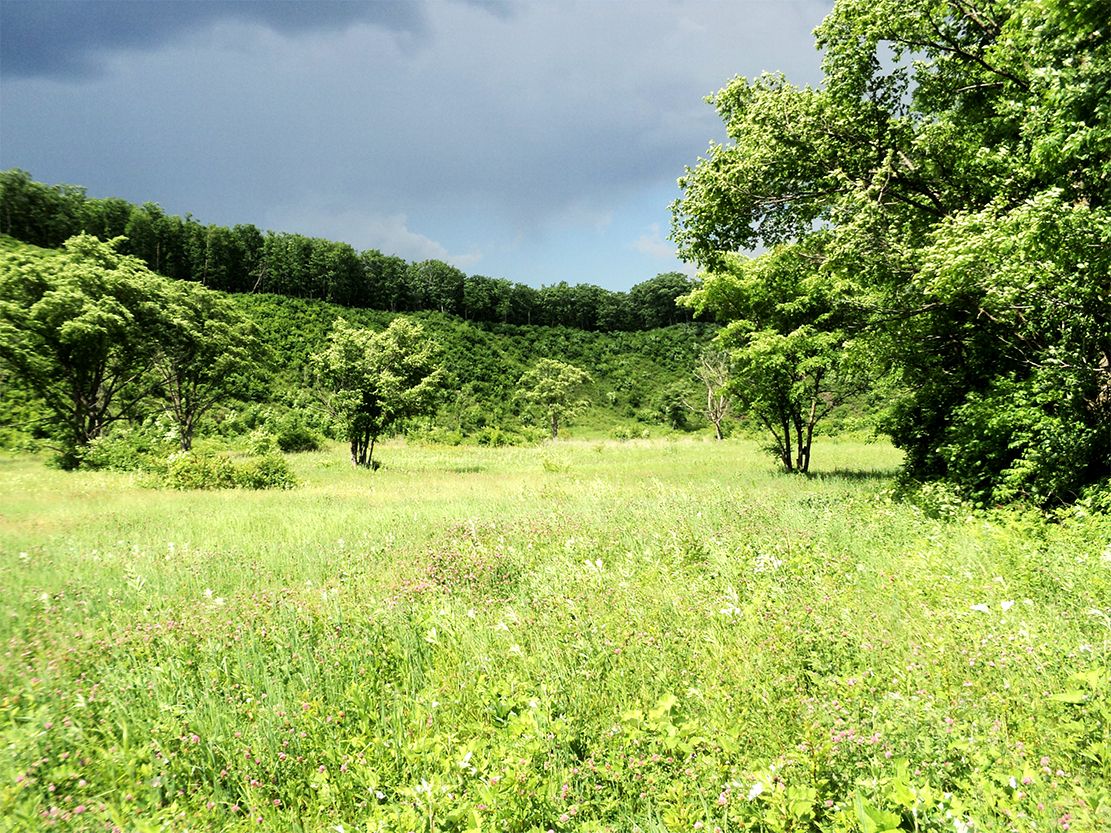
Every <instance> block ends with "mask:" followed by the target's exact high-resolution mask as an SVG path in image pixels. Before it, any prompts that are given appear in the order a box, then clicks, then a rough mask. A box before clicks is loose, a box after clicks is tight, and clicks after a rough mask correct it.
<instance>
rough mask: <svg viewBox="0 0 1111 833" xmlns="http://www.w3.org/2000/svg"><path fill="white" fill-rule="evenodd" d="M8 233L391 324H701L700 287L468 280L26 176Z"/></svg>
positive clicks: (9, 208) (8, 217) (8, 201)
mask: <svg viewBox="0 0 1111 833" xmlns="http://www.w3.org/2000/svg"><path fill="white" fill-rule="evenodd" d="M0 233H3V234H7V235H10V236H11V237H14V238H16V239H17V240H22V241H24V242H26V243H32V244H34V245H36V246H42V247H44V248H57V247H59V246H61V245H62V243H64V242H65V241H66V240H67V239H69V238H70V237H72V236H74V235H76V234H82V233H85V234H92V235H95V236H96V237H97V238H99V239H100V240H111V239H113V238H116V237H126V238H127V241H126V242H125V243H124V244H123V245H122V246H121V247H120V252H121V253H123V254H129V255H134V256H135V257H138V258H140V259H141V260H143V261H144V262H145V263H146V264H147V266H148V267H149V268H150V269H152V270H153V271H155V272H157V273H159V274H161V275H165V276H167V277H170V278H177V279H180V280H192V281H196V282H198V283H200V284H202V285H203V286H206V287H208V288H210V289H217V290H221V291H224V292H268V293H274V294H277V295H285V296H288V297H292V298H305V299H311V300H319V301H327V302H329V303H333V304H339V305H341V306H345V307H355V308H363V309H376V310H382V311H386V312H415V311H420V310H430V311H437V312H443V313H450V314H452V315H458V316H460V317H461V318H464V319H467V320H469V321H479V322H488V323H500V324H517V325H542V326H563V327H574V328H577V329H581V330H590V331H632V330H650V329H655V328H657V327H666V326H670V325H672V324H679V323H685V322H688V321H690V319H691V313H690V311H689V310H686V309H683V308H680V307H678V306H677V305H676V303H675V299H676V298H677V297H679V296H681V295H685V294H687V293H688V292H690V291H691V281H690V279H689V278H688V277H687V276H686V275H683V274H681V273H678V272H668V273H664V274H661V275H657V276H656V277H654V278H651V279H649V280H646V281H644V282H643V283H639V284H637V285H636V286H634V287H633V288H632V289H630V290H629V291H628V292H613V291H610V290H607V289H603V288H601V287H598V286H593V285H591V284H577V285H569V284H567V283H566V282H562V281H561V282H560V283H557V284H554V285H551V286H543V287H541V288H539V289H536V288H535V287H531V286H527V285H525V284H521V283H515V282H513V281H510V280H506V279H504V278H492V277H487V276H485V275H467V274H465V273H464V272H463V271H461V270H459V269H457V268H455V267H454V266H451V265H450V264H447V263H444V262H442V261H439V260H425V261H420V262H412V263H411V262H408V261H406V260H404V259H403V258H400V257H397V256H396V255H390V254H383V253H382V252H380V251H378V250H377V249H368V250H366V251H362V252H360V251H357V250H356V249H355V248H354V247H352V246H350V245H348V244H347V243H337V242H335V241H332V240H325V239H322V238H318V237H306V236H304V235H301V234H291V233H285V232H273V231H267V232H263V231H261V230H259V229H258V228H257V227H256V226H254V225H250V224H239V225H235V226H231V227H227V226H218V225H212V224H209V225H205V224H203V223H200V222H199V221H197V220H196V219H195V218H193V217H192V216H190V215H186V216H185V217H184V218H182V217H178V216H175V215H171V214H166V213H165V212H164V211H163V210H162V209H161V208H160V207H159V206H158V205H156V204H155V203H151V202H147V203H143V204H142V205H134V204H132V203H130V202H128V201H127V200H124V199H120V198H118V197H107V198H94V197H89V196H88V195H87V194H86V193H85V189H84V188H81V187H79V186H76V185H47V184H44V183H41V182H36V181H34V180H33V179H32V178H31V176H30V174H28V173H27V172H26V171H22V170H18V169H11V170H7V171H3V172H0Z"/></svg>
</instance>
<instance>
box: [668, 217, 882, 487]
mask: <svg viewBox="0 0 1111 833" xmlns="http://www.w3.org/2000/svg"><path fill="white" fill-rule="evenodd" d="M809 242H810V246H809V248H806V247H803V246H802V245H795V246H781V247H779V248H777V249H775V250H773V251H772V252H769V253H767V254H765V255H762V256H760V257H758V258H745V257H742V256H739V255H734V254H726V255H723V256H722V257H721V260H720V263H721V270H720V271H717V272H711V273H709V274H707V275H705V276H704V278H703V282H702V286H701V287H700V288H698V289H696V290H695V291H694V292H692V293H691V294H690V295H689V296H688V297H687V299H686V300H685V303H689V304H690V305H691V306H693V307H694V308H695V309H696V310H698V311H699V312H702V311H704V310H707V309H708V310H710V311H712V312H714V313H715V314H716V316H717V317H718V318H719V320H723V321H728V322H729V323H728V324H726V326H725V327H724V329H723V330H722V331H721V333H720V334H719V335H718V337H717V342H718V344H720V345H721V346H722V347H723V348H724V349H726V350H728V351H729V365H730V366H729V368H728V378H729V381H728V389H729V393H730V394H731V395H732V397H733V398H734V399H735V400H736V401H737V402H738V403H739V404H740V405H741V407H743V408H744V409H745V410H746V411H748V412H749V413H751V414H752V415H753V416H755V417H756V418H757V420H759V422H760V423H761V424H762V425H763V426H764V428H765V429H766V430H767V431H768V433H769V434H770V435H771V437H772V444H771V446H770V450H771V451H772V452H773V453H774V454H775V456H776V457H777V458H778V460H779V461H780V463H781V464H782V465H783V468H784V470H785V471H788V472H791V471H798V472H803V473H805V472H807V471H809V469H810V453H811V446H812V444H813V439H814V429H815V427H816V426H817V425H818V423H819V422H820V421H821V420H822V419H823V418H824V417H826V416H828V415H829V413H830V412H831V411H832V410H833V409H834V408H835V407H837V406H838V405H840V404H842V403H843V402H844V401H845V400H846V398H847V397H849V396H851V395H852V394H854V393H857V392H858V391H859V390H860V389H862V388H863V387H864V383H863V380H864V379H866V378H867V377H866V373H865V370H866V368H865V363H864V362H863V361H862V360H861V357H860V355H859V352H858V347H857V345H856V342H855V340H854V337H853V333H854V330H858V329H859V328H860V316H859V312H858V310H857V308H856V306H855V295H853V294H851V293H849V292H846V291H845V289H844V288H843V287H841V286H839V285H837V284H836V283H833V282H831V281H830V280H829V279H828V277H827V276H825V275H823V274H822V272H821V271H820V270H819V269H817V268H815V261H816V262H818V263H820V262H821V261H820V258H817V257H815V255H814V252H813V250H814V249H816V248H817V247H815V246H814V245H813V243H814V238H811V240H810V241H809ZM819 254H820V250H819ZM702 374H703V376H705V377H706V378H705V379H704V382H705V383H706V385H707V391H708V393H707V413H708V415H710V416H711V417H712V416H713V415H714V414H715V413H720V409H721V408H722V407H723V404H722V403H723V400H722V398H721V394H720V392H719V393H718V395H717V397H716V398H715V395H714V390H715V385H717V386H718V388H717V389H718V390H719V391H720V382H721V379H722V376H723V375H724V368H722V366H721V363H720V361H719V363H718V365H717V366H716V367H711V366H707V365H703V366H702ZM711 421H713V420H712V419H711Z"/></svg>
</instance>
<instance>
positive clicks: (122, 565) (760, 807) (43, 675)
mask: <svg viewBox="0 0 1111 833" xmlns="http://www.w3.org/2000/svg"><path fill="white" fill-rule="evenodd" d="M380 453H381V460H382V461H383V463H384V464H385V467H384V468H383V469H382V470H380V471H378V472H374V473H371V472H367V471H357V470H353V469H352V468H351V467H350V466H349V465H347V464H346V463H345V462H344V453H343V450H342V448H340V447H339V446H338V445H336V446H332V447H330V448H328V449H327V450H326V451H323V452H320V453H314V454H306V455H295V456H291V457H290V458H289V459H290V461H291V463H292V465H293V466H294V468H295V470H296V473H297V475H298V477H299V478H300V480H301V481H302V485H301V487H300V488H298V489H296V490H293V491H289V492H282V491H272V492H247V491H228V492H175V491H164V490H156V489H150V488H146V487H144V486H143V485H142V483H141V480H140V479H138V478H136V477H135V476H132V475H126V474H113V473H87V472H79V473H63V472H59V471H55V470H52V469H48V468H46V467H44V465H43V461H42V460H40V459H35V458H30V457H6V458H3V459H2V460H0V507H2V508H0V547H2V555H0V559H2V560H0V583H2V585H3V586H4V587H5V588H6V591H5V594H4V597H3V602H2V607H0V612H2V615H3V620H2V622H3V624H0V636H2V638H3V639H4V642H5V653H4V659H3V664H2V667H0V689H2V690H3V692H4V695H3V699H2V700H0V737H2V739H3V744H2V745H0V818H3V819H4V821H3V822H2V823H0V824H3V825H7V826H8V827H11V828H12V829H17V830H37V829H42V828H43V827H44V826H48V825H49V826H56V827H58V828H60V829H71V830H86V829H87V830H102V829H111V827H112V825H116V826H118V827H119V828H120V829H122V830H142V829H148V828H149V829H157V830H161V829H172V830H178V829H185V828H189V829H235V828H236V827H239V826H241V827H243V828H251V829H258V828H259V827H260V826H261V827H263V828H265V829H275V830H312V831H317V830H319V831H325V830H328V831H332V830H336V829H337V825H339V826H341V827H342V829H343V830H378V829H381V830H418V829H423V830H433V829H435V830H460V831H462V830H507V831H516V830H534V829H535V830H549V829H559V830H572V829H573V830H595V829H597V830H602V829H612V830H633V829H636V828H638V827H639V828H640V829H641V830H656V829H668V830H694V829H706V830H713V829H714V828H715V827H720V828H721V829H722V830H751V829H757V830H768V831H771V830H782V831H787V830H831V831H832V830H839V831H848V830H858V829H868V828H867V827H866V825H865V823H864V822H862V821H861V818H862V817H863V816H868V814H869V813H873V812H874V813H875V814H876V818H878V819H880V820H881V821H883V820H884V819H886V820H887V821H892V820H894V821H893V822H892V823H893V824H900V825H902V827H903V829H907V830H913V829H915V828H914V826H913V825H914V824H917V825H918V829H920V830H947V831H948V830H954V829H959V824H965V823H967V822H969V821H971V822H973V823H974V826H973V827H972V828H971V829H973V830H1000V831H1002V830H1012V829H1013V830H1030V831H1035V830H1037V831H1040V830H1047V829H1052V828H1061V827H1063V825H1064V824H1067V825H1069V827H1070V829H1072V830H1074V831H1076V830H1092V831H1094V830H1098V829H1100V826H1101V825H1103V824H1105V821H1106V818H1107V812H1108V810H1107V809H1106V802H1108V801H1111V798H1109V793H1108V789H1107V786H1106V784H1107V781H1108V780H1109V778H1111V769H1109V763H1108V753H1107V749H1108V746H1107V745H1106V744H1107V743H1108V738H1107V731H1108V729H1107V718H1108V709H1109V708H1111V707H1109V706H1108V690H1107V688H1108V684H1107V680H1106V676H1105V672H1101V670H1100V669H1106V668H1107V665H1108V655H1109V653H1111V650H1109V635H1111V628H1109V627H1108V619H1107V617H1108V616H1111V590H1109V587H1111V555H1108V549H1107V547H1108V532H1109V529H1108V525H1107V522H1106V520H1105V519H1098V518H1097V519H1087V520H1084V521H1080V520H1065V521H1064V522H1061V523H1056V524H1045V523H1044V522H1042V521H1039V520H1036V519H1031V518H1029V517H1026V516H1023V515H1020V514H1015V513H997V514H993V515H990V516H989V515H979V516H974V515H970V514H968V513H967V512H965V511H963V510H961V509H960V508H959V507H955V508H954V507H949V508H948V510H947V512H946V513H944V514H946V517H944V518H931V517H928V516H927V514H926V513H924V512H923V511H922V510H920V509H918V508H916V507H915V506H914V505H911V504H907V503H900V502H897V501H894V500H892V498H891V490H892V485H893V484H892V481H891V477H892V475H893V473H894V471H895V469H896V467H897V465H898V462H899V458H898V454H897V453H896V452H895V451H894V450H893V449H892V448H891V447H890V446H888V445H885V444H868V443H863V442H859V443H858V442H850V441H845V440H842V441H827V442H825V443H823V444H822V445H821V446H820V447H819V448H816V453H815V466H816V471H815V472H814V475H813V476H812V477H809V478H803V477H792V476H784V475H781V474H778V473H776V472H775V470H774V467H773V465H772V464H771V462H770V460H769V459H768V458H767V457H766V456H765V455H763V454H762V453H761V452H760V451H759V449H758V448H757V447H756V445H755V444H753V443H749V442H745V441H739V440H734V441H727V442H725V443H713V442H701V441H696V440H678V441H676V440H635V441H629V442H612V441H575V442H560V443H557V444H554V445H552V444H546V445H543V446H538V447H528V448H508V449H483V448H474V447H467V448H446V447H436V446H427V447H425V446H420V445H414V444H408V445H406V444H403V443H400V442H398V443H390V444H387V445H386V446H385V447H384V448H383V449H382V450H381V452H380ZM1101 617H1102V618H1101ZM1077 673H1081V674H1087V675H1088V676H1087V677H1078V678H1074V679H1070V676H1071V675H1074V674H1077ZM1101 673H1103V674H1104V675H1103V676H1101ZM1071 701H1075V702H1071ZM1100 744H1104V745H1103V746H1101V745H1100ZM1043 760H1044V761H1045V762H1044V763H1043ZM1058 771H1060V774H1058ZM1012 779H1013V783H1012ZM51 785H53V789H51ZM750 796H751V798H750ZM908 796H910V797H909V798H908ZM1100 802H1105V804H1104V808H1105V809H1099V808H1100V806H1101V805H1100ZM79 809H80V812H78V810H79ZM885 813H886V814H888V815H887V816H884V815H883V814H885ZM1101 813H1102V814H1103V815H1100V814H1101ZM861 814H863V816H862V815H861ZM947 814H948V815H947ZM1066 814H1067V816H1068V817H1067V818H1065V816H1066ZM260 819H261V821H260ZM1062 819H1064V821H1063V822H1062V821H1061V820H1062ZM954 820H955V821H954ZM955 822H956V823H959V824H958V825H957V828H955V827H954V825H955ZM0 829H3V828H2V827H0ZM875 829H877V830H879V829H883V828H881V827H876V828H875Z"/></svg>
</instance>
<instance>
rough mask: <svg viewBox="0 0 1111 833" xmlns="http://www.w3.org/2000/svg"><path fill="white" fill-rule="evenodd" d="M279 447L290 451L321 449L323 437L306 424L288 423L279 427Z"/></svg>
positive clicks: (277, 438)
mask: <svg viewBox="0 0 1111 833" xmlns="http://www.w3.org/2000/svg"><path fill="white" fill-rule="evenodd" d="M275 439H276V440H277V441H278V448H280V449H281V450H282V451H284V452H286V453H287V454H288V453H293V452H298V451H319V450H320V447H321V445H322V444H323V442H324V439H323V437H321V436H320V435H319V434H317V433H316V432H315V431H313V430H312V429H311V428H307V427H306V426H304V425H286V426H283V427H282V428H280V429H279V431H278V435H277V436H276V437H275Z"/></svg>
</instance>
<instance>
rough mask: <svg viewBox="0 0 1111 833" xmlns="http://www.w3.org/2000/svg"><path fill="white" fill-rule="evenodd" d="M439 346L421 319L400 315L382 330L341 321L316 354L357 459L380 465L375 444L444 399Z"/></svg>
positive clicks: (330, 402) (327, 394)
mask: <svg viewBox="0 0 1111 833" xmlns="http://www.w3.org/2000/svg"><path fill="white" fill-rule="evenodd" d="M437 352H438V350H437V345H436V343H435V342H434V341H432V340H431V339H430V338H428V337H427V336H426V335H425V333H424V329H423V328H422V327H421V326H420V324H418V323H417V322H415V321H411V320H409V319H407V318H397V319H394V321H393V322H391V324H390V326H389V327H387V328H386V329H385V330H383V331H382V332H380V333H375V332H372V331H370V330H362V329H358V328H356V327H352V326H351V325H350V324H348V323H347V321H345V320H344V319H342V318H339V319H336V323H335V325H333V327H332V332H331V334H330V335H329V336H328V346H327V348H325V350H324V351H323V352H321V353H318V354H317V355H316V356H314V357H313V359H314V362H315V364H316V370H317V379H318V381H319V382H320V384H321V386H322V387H323V388H324V390H325V404H326V405H327V407H328V409H329V411H330V412H331V414H332V416H333V418H335V419H336V421H337V422H338V423H339V424H340V425H341V426H342V428H343V432H344V435H345V436H346V438H347V440H348V442H349V443H350V444H351V463H352V465H355V466H368V467H370V468H372V469H373V468H376V466H375V464H374V445H375V443H376V442H377V441H378V438H379V437H381V436H382V435H383V434H384V433H386V432H387V431H389V430H390V429H392V428H394V427H396V426H397V425H398V424H399V423H401V422H402V421H404V420H406V419H409V418H411V417H415V416H420V415H422V414H427V413H429V412H431V411H432V409H433V408H434V407H435V405H436V402H437V400H438V399H439V396H440V393H441V390H442V387H443V383H444V377H445V373H444V370H443V368H442V367H440V365H439V363H438V361H437V355H436V354H437Z"/></svg>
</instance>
